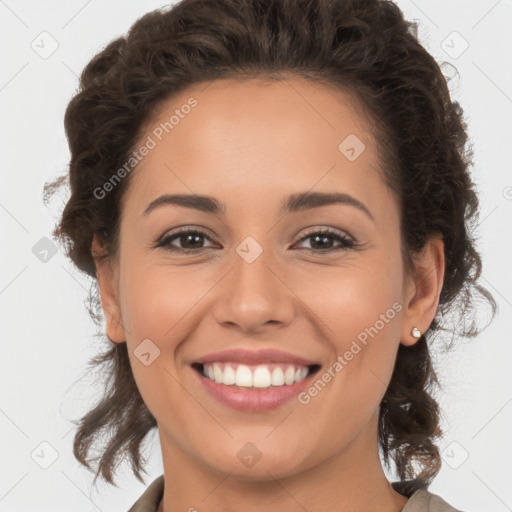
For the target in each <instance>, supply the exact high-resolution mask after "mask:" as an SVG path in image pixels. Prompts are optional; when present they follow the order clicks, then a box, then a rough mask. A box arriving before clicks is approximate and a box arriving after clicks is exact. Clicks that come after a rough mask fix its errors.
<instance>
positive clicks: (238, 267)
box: [213, 251, 296, 333]
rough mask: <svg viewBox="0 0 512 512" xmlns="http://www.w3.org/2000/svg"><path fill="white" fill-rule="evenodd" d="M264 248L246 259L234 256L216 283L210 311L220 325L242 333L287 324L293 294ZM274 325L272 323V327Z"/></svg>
mask: <svg viewBox="0 0 512 512" xmlns="http://www.w3.org/2000/svg"><path fill="white" fill-rule="evenodd" d="M266 254H267V253H266V251H263V252H262V254H260V256H259V257H258V258H257V259H256V260H255V261H253V262H252V263H248V262H247V261H245V260H244V259H243V258H242V257H240V256H238V254H236V256H235V257H234V258H233V266H232V268H231V271H230V272H228V274H227V275H226V277H225V278H224V279H223V280H222V281H221V282H220V283H219V286H218V287H217V290H216V292H217V297H216V298H215V305H214V308H213V314H214V317H215V319H216V321H217V322H218V323H219V324H220V325H222V326H223V327H231V328H238V329H239V330H241V331H243V332H244V333H263V332H264V331H265V330H268V329H269V328H273V329H275V328H280V327H283V326H285V325H288V324H289V323H290V322H291V321H292V319H293V317H294V315H295V310H296V308H295V300H296V299H295V296H294V294H293V292H292V291H291V288H290V287H289V285H288V286H287V283H286V280H287V277H286V272H285V271H284V270H283V269H282V267H281V266H279V265H277V264H276V263H275V260H274V261H273V262H270V261H269V260H270V258H267V256H266ZM272 326H273V327H272Z"/></svg>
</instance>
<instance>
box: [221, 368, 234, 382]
mask: <svg viewBox="0 0 512 512" xmlns="http://www.w3.org/2000/svg"><path fill="white" fill-rule="evenodd" d="M235 382H236V377H235V370H233V368H231V366H229V365H226V367H225V368H224V379H223V380H222V383H223V384H226V385H227V386H232V385H233V384H235Z"/></svg>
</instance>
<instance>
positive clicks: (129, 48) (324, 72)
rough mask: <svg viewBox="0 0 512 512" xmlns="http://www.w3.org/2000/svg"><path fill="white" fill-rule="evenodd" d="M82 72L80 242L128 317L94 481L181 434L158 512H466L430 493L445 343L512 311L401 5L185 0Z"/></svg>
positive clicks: (74, 109) (156, 497) (95, 437)
mask: <svg viewBox="0 0 512 512" xmlns="http://www.w3.org/2000/svg"><path fill="white" fill-rule="evenodd" d="M80 83H81V88H80V90H79V92H78V93H77V94H76V96H75V97H74V98H73V99H72V100H71V102H70V104H69V106H68V109H67V111H66V117H65V127H66V133H67V137H68V141H69V145H70V150H71V162H70V170H69V183H70V186H71V197H70V199H69V201H68V203H67V204H66V206H65V209H64V211H63V214H62V219H61V220H60V223H59V224H58V226H57V227H56V229H55V236H56V237H58V238H59V239H60V240H62V241H63V242H64V243H66V247H67V251H68V255H69V257H70V258H71V259H72V261H73V262H74V264H75V265H76V266H77V268H78V269H80V270H82V271H83V272H86V273H87V274H88V275H89V276H91V277H92V278H93V284H94V285H95V286H96V285H97V292H98V293H97V296H96V299H97V300H100V301H101V306H102V309H103V312H104V316H105V320H106V336H107V337H108V340H106V342H107V343H108V344H109V347H107V348H108V350H106V351H105V353H103V354H100V355H98V356H97V357H96V358H94V359H93V360H92V364H95V365H96V364H97V365H102V364H105V365H106V366H105V370H104V375H105V386H106V389H105V395H104V397H103V399H102V400H101V401H100V402H99V403H98V404H97V405H96V407H94V409H93V410H91V411H90V412H89V413H88V414H86V415H85V416H84V417H83V418H82V419H81V421H80V423H79V425H78V430H77V432H76V435H75V442H74V454H75V456H76V458H77V459H78V460H79V461H80V462H81V463H82V464H84V465H86V466H87V467H88V468H90V469H91V462H95V461H98V459H99V462H98V465H97V468H96V472H95V473H96V474H95V480H96V478H97V477H98V476H102V477H103V478H104V479H105V480H107V481H108V482H110V483H114V479H113V473H114V470H115V469H116V466H117V464H118V461H119V458H120V457H121V456H128V457H129V459H130V461H131V465H132V469H133V471H134V472H135V474H136V476H137V477H138V478H139V479H141V476H140V472H141V470H144V468H143V465H142V457H141V454H140V445H141V443H142V441H143V440H144V438H145V437H146V435H147V434H148V433H149V432H150V431H151V430H152V429H153V428H155V427H156V428H158V435H159V439H160V443H161V448H162V457H163V465H164V475H162V476H161V477H160V478H158V479H157V480H155V481H154V482H153V483H152V485H151V486H149V487H148V489H147V491H146V492H145V493H144V495H143V496H142V497H141V498H140V499H139V500H138V501H137V503H136V504H135V505H134V506H133V508H132V509H131V510H132V511H133V512H135V511H139V512H142V511H146V512H149V511H151V512H155V511H157V510H158V511H159V512H162V511H164V512H174V511H178V510H195V508H194V506H198V498H199V499H203V498H204V497H207V498H205V501H204V510H208V511H209V512H215V511H220V510H222V511H227V512H229V511H235V510H241V509H243V510H244V511H247V512H252V511H256V510H258V511H261V510H265V511H269V512H274V511H275V512H277V511H283V510H286V511H290V512H292V511H294V512H295V511H302V510H308V511H310V512H313V511H325V510H335V509H336V510H379V511H381V512H399V511H404V512H420V511H429V510H430V511H434V510H436V511H454V510H455V509H454V508H452V507H451V506H450V505H448V504H447V503H446V502H445V501H444V500H442V499H441V498H440V497H438V496H436V495H434V494H432V493H431V492H430V491H428V486H429V484H430V483H431V482H432V480H433V478H434V477H435V476H436V475H437V473H438V472H439V469H440V465H441V459H440V455H439V449H438V447H437V445H436V440H437V439H438V438H439V437H440V436H441V435H442V432H441V429H440V426H439V422H440V420H439V406H438V403H437V402H436V400H435V399H434V398H433V396H432V394H433V386H434V385H436V384H437V379H436V374H435V371H434V368H433V367H432V364H431V346H430V344H429V339H430V338H431V337H432V335H433V334H435V333H437V331H440V330H447V331H452V330H453V329H452V328H451V327H450V326H449V325H447V322H444V314H445V313H447V312H450V313H452V314H456V315H457V314H458V315H461V316H462V317H464V316H465V315H466V314H467V312H468V311H470V309H471V307H472V303H473V300H474V294H480V295H481V296H483V297H484V298H485V299H486V300H487V301H488V302H489V304H490V305H491V306H492V309H493V313H494V311H495V309H496V304H495V302H494V300H493V298H492V296H491V295H490V294H489V292H488V291H487V290H486V289H485V288H482V287H481V286H480V285H479V284H477V281H478V278H479V275H480V272H481V266H482V265H481V260H480V257H479V254H478V252H477V250H476V247H475V245H474V242H473V239H472V234H471V231H470V228H471V225H470V223H471V222H473V221H476V219H477V215H478V198H477V195H476V192H475V189H474V184H473V182H472V181H471V178H470V175H469V172H468V168H469V165H470V164H471V160H470V155H469V152H468V151H467V149H466V140H467V135H466V132H465V125H464V122H463V115H462V110H461V108H460V106H459V105H458V104H457V103H456V102H453V101H451V99H450V95H449V92H448V88H447V84H446V80H445V78H444V76H443V74H442V72H441V70H440V68H439V66H438V64H437V63H436V62H435V60H434V59H433V58H432V57H431V56H430V55H429V54H428V53H427V52H426V50H425V49H424V48H423V47H422V46H421V45H420V44H419V42H418V41H417V39H416V36H415V35H414V26H413V25H412V24H411V23H408V22H406V21H405V20H404V18H403V15H402V13H401V11H400V10H399V9H398V7H397V6H396V5H394V4H393V3H392V2H387V1H379V0H357V1H351V2H349V1H344V0H338V1H333V0H331V1H328V0H293V1H292V0H243V1H240V0H183V1H181V2H179V3H178V4H176V5H174V6H172V7H170V8H168V9H161V10H157V11H154V12H151V13H148V14H147V15H145V16H144V17H142V18H141V19H140V20H138V21H137V22H136V23H135V24H134V25H133V27H132V28H131V29H130V31H129V33H128V35H127V36H126V37H121V38H119V39H116V40H115V41H112V42H111V43H110V44H109V45H108V46H107V47H106V48H105V49H104V50H103V51H102V52H100V53H99V54H98V55H96V56H95V57H94V59H93V60H92V61H91V62H90V63H89V64H88V65H87V67H86V68H85V70H84V72H83V73H82V76H81V82H80ZM190 105H193V108H191V107H190ZM186 106H188V108H186ZM142 149H143V150H142ZM134 155H137V158H135V157H134ZM132 163H133V165H132ZM115 169H120V170H123V169H124V171H125V172H122V173H121V175H120V174H119V173H116V174H115V176H116V180H115V184H113V183H112V181H111V180H112V177H113V174H112V173H113V170H115ZM66 178H67V176H65V177H62V178H60V179H59V180H56V181H55V182H53V183H49V184H48V185H47V192H52V191H54V190H56V189H57V188H58V187H59V186H61V185H63V184H65V183H66ZM106 184H109V186H108V187H106ZM98 190H99V191H101V193H98V192H97V191H98ZM477 332H478V331H477V328H476V326H475V325H474V324H472V325H471V326H470V328H469V329H467V330H466V331H463V332H460V333H459V334H460V335H468V336H474V335H476V334H477ZM105 431H108V432H110V436H109V437H104V436H102V435H101V434H102V432H105ZM96 441H103V447H102V450H101V455H100V457H98V458H97V459H93V458H92V457H91V456H90V451H91V448H92V445H93V444H94V443H95V442H96ZM381 456H382V460H383V461H384V463H385V464H386V466H387V467H388V469H391V463H392V462H393V463H394V465H395V467H394V468H393V470H394V471H396V474H397V475H398V477H399V481H396V482H392V483H390V482H389V481H388V479H387V478H386V476H385V473H384V470H383V465H382V463H381ZM141 480H142V479H141ZM164 483H165V485H164ZM212 489H215V492H212Z"/></svg>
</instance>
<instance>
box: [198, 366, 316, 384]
mask: <svg viewBox="0 0 512 512" xmlns="http://www.w3.org/2000/svg"><path fill="white" fill-rule="evenodd" d="M272 366H274V368H273V370H272V371H271V370H270V368H269V367H268V366H267V365H258V366H256V367H255V368H254V367H253V368H254V371H251V368H250V367H249V366H247V365H245V364H238V365H236V364H234V365H231V364H229V363H225V364H222V363H221V364H219V363H213V364H211V363H210V364H204V365H203V375H204V376H205V377H207V378H209V379H210V380H213V381H215V382H217V383H218V384H224V385H226V386H233V385H236V386H240V387H245V388H251V387H252V388H268V387H270V386H275V387H278V386H284V385H287V386H290V385H292V384H293V383H295V382H300V381H301V380H304V379H305V378H306V377H307V376H308V373H309V370H308V368H307V367H306V366H302V365H301V366H294V365H280V366H275V365H272Z"/></svg>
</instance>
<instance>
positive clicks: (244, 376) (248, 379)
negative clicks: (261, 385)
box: [215, 364, 252, 388]
mask: <svg viewBox="0 0 512 512" xmlns="http://www.w3.org/2000/svg"><path fill="white" fill-rule="evenodd" d="M215 382H217V381H215ZM235 382H236V385H237V386H242V387H244V388H250V387H252V372H251V369H250V368H249V367H248V366H245V365H244V364H241V365H240V366H239V367H238V368H237V369H236V373H235Z"/></svg>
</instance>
